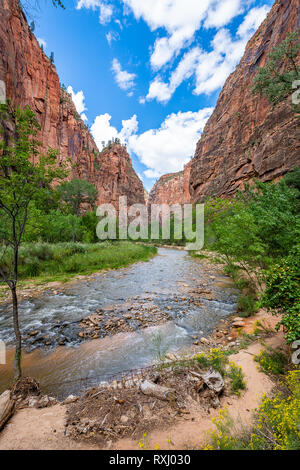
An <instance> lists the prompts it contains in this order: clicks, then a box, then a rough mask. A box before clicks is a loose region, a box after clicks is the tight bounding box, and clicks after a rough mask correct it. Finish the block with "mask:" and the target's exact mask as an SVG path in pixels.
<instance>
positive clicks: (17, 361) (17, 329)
mask: <svg viewBox="0 0 300 470" xmlns="http://www.w3.org/2000/svg"><path fill="white" fill-rule="evenodd" d="M11 295H12V302H13V323H14V331H15V337H16V352H15V358H14V378H15V380H18V379H19V378H20V377H21V375H22V370H21V354H22V338H21V332H20V327H19V307H18V297H17V289H16V285H15V283H13V284H12V286H11Z"/></svg>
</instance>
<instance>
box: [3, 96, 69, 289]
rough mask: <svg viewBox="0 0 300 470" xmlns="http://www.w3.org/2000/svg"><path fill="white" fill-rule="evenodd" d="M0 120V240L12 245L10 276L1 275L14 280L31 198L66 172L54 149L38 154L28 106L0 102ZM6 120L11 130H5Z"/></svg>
mask: <svg viewBox="0 0 300 470" xmlns="http://www.w3.org/2000/svg"><path fill="white" fill-rule="evenodd" d="M0 120H1V129H0V132H1V134H2V140H1V141H0V152H1V153H2V155H1V159H0V220H1V225H0V243H1V244H3V245H4V246H6V247H13V248H14V263H13V271H12V272H11V273H10V275H8V273H7V272H6V273H5V278H6V280H7V281H9V280H11V279H12V278H13V279H14V282H16V281H17V256H18V248H19V246H20V244H21V242H22V239H23V235H24V231H25V228H26V223H27V221H28V218H29V217H30V210H31V208H32V207H33V204H34V200H35V199H36V200H39V199H40V198H42V197H43V195H44V191H45V188H49V187H50V184H51V183H52V181H53V180H54V179H57V178H62V177H63V176H65V174H66V173H65V172H64V170H63V169H58V168H57V166H56V157H57V152H55V151H53V150H49V151H48V153H47V154H46V155H40V154H39V145H40V144H39V142H38V141H37V140H36V138H35V137H36V133H37V131H38V130H39V124H38V122H37V120H36V117H35V114H34V112H33V111H32V110H31V109H30V108H29V107H26V108H25V109H21V108H13V107H11V106H10V105H9V104H8V105H1V106H0ZM7 122H10V125H11V128H13V129H14V132H13V133H10V132H9V131H8V130H7V129H8V128H7V126H6V124H5V123H7ZM0 273H1V270H0ZM3 274H4V273H1V275H2V277H3ZM7 276H8V277H7Z"/></svg>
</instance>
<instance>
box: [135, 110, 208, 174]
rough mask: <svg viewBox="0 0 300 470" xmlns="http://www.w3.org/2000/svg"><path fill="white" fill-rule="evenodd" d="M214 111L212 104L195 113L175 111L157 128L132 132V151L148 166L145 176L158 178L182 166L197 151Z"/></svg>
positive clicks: (178, 169)
mask: <svg viewBox="0 0 300 470" xmlns="http://www.w3.org/2000/svg"><path fill="white" fill-rule="evenodd" d="M212 111H213V109H212V108H206V109H203V110H201V111H199V112H195V113H194V112H192V111H188V112H185V113H182V112H179V113H177V114H174V113H173V114H171V115H169V116H167V118H166V119H165V121H164V122H163V123H162V124H161V126H160V127H159V128H158V129H150V130H148V131H146V132H144V133H142V134H139V135H138V134H136V133H133V134H132V135H130V136H129V137H128V139H127V145H128V148H129V151H131V152H134V153H135V154H136V155H137V156H138V158H139V159H140V161H141V162H142V163H143V164H144V165H146V167H147V168H148V169H147V170H146V171H145V172H144V174H145V176H146V177H148V178H157V177H159V176H161V175H162V174H164V173H169V172H175V171H180V170H182V169H183V165H184V164H186V163H187V162H188V161H189V160H190V159H191V156H192V155H193V154H194V152H195V146H196V143H197V141H198V140H199V138H200V136H201V132H202V130H203V127H204V125H205V123H206V121H207V119H208V118H209V116H210V115H211V113H212Z"/></svg>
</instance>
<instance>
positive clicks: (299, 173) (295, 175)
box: [284, 166, 300, 195]
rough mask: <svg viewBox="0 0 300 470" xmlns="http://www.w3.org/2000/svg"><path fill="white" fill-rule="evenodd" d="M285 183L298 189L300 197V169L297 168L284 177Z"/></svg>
mask: <svg viewBox="0 0 300 470" xmlns="http://www.w3.org/2000/svg"><path fill="white" fill-rule="evenodd" d="M284 181H285V182H286V184H287V185H288V186H291V187H292V188H295V189H298V191H299V195H300V167H299V166H296V167H295V168H294V169H293V171H291V172H289V173H287V174H286V175H285V177H284Z"/></svg>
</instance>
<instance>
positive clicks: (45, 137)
mask: <svg viewBox="0 0 300 470" xmlns="http://www.w3.org/2000/svg"><path fill="white" fill-rule="evenodd" d="M0 80H2V81H3V82H4V83H5V85H6V94H7V98H9V99H10V100H11V102H12V103H13V104H15V105H19V106H22V107H24V106H25V105H29V106H30V107H31V108H32V109H33V111H34V112H35V113H36V116H37V119H38V121H39V123H40V126H41V132H40V135H39V136H38V138H39V140H40V141H41V142H42V147H43V150H47V149H48V148H49V147H51V148H54V149H58V151H59V159H60V161H63V162H65V163H67V166H68V167H69V169H70V175H69V178H70V179H71V178H76V177H78V178H82V179H86V180H88V181H90V182H91V183H93V184H95V186H96V187H97V189H98V193H99V199H98V203H101V202H103V201H104V202H112V203H115V202H116V201H117V199H118V197H117V196H119V195H125V196H126V195H127V196H128V200H129V201H131V203H133V202H141V201H143V202H144V199H143V198H141V194H143V191H144V189H143V185H142V183H141V181H140V180H139V178H138V176H137V175H136V173H135V171H134V170H133V168H132V164H131V159H130V157H129V155H128V153H127V152H126V149H125V150H124V148H123V147H121V146H114V148H113V150H110V151H109V152H108V153H101V154H99V150H98V148H97V146H96V144H95V142H94V140H93V138H92V136H91V134H90V132H89V130H88V128H87V127H86V126H85V125H84V123H83V121H82V120H81V118H80V116H79V115H78V113H77V112H76V108H75V105H74V103H73V101H72V98H71V96H70V95H69V94H68V93H67V92H66V91H65V90H63V89H62V88H61V87H60V84H59V77H58V75H57V72H56V68H55V66H54V65H52V64H51V62H50V60H49V59H48V57H47V56H46V54H45V53H44V52H43V51H42V49H41V47H40V46H39V44H38V41H37V39H36V38H35V36H34V34H32V33H31V31H30V28H29V26H28V23H27V20H26V18H25V16H24V14H23V13H22V11H21V10H20V8H19V6H18V2H17V0H0ZM119 152H120V153H119ZM96 162H97V163H96ZM95 163H96V164H95ZM135 191H136V193H135ZM135 194H136V197H135Z"/></svg>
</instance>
